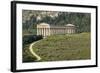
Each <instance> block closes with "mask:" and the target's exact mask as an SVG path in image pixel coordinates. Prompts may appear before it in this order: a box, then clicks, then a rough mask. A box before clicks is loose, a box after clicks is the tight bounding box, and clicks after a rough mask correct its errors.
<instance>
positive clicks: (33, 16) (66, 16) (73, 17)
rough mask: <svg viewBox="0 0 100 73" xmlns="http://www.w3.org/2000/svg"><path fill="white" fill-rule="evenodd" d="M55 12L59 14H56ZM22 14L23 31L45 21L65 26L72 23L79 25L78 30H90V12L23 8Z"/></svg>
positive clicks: (53, 24)
mask: <svg viewBox="0 0 100 73" xmlns="http://www.w3.org/2000/svg"><path fill="white" fill-rule="evenodd" d="M50 14H51V15H52V16H53V17H51V16H50ZM55 14H57V15H58V16H55ZM22 16H23V17H22V21H23V31H24V30H27V31H28V30H32V29H34V28H36V25H37V24H39V23H41V22H45V23H49V24H50V25H52V26H56V25H59V26H64V25H66V24H69V23H70V24H74V25H76V26H77V29H78V32H90V26H91V23H90V22H91V14H90V13H75V12H56V11H53V12H52V11H51V12H50V11H34V10H23V12H22ZM37 16H40V17H41V20H37Z"/></svg>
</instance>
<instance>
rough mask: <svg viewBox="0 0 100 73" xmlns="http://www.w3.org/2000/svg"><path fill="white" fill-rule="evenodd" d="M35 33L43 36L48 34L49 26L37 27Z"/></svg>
mask: <svg viewBox="0 0 100 73" xmlns="http://www.w3.org/2000/svg"><path fill="white" fill-rule="evenodd" d="M37 35H42V36H43V37H45V36H49V35H50V28H37Z"/></svg>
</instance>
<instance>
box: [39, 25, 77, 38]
mask: <svg viewBox="0 0 100 73" xmlns="http://www.w3.org/2000/svg"><path fill="white" fill-rule="evenodd" d="M75 32H76V27H75V25H73V24H67V25H65V26H50V24H47V23H40V24H37V35H42V36H43V37H46V36H50V35H55V34H73V33H75Z"/></svg>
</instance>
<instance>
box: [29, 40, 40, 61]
mask: <svg viewBox="0 0 100 73" xmlns="http://www.w3.org/2000/svg"><path fill="white" fill-rule="evenodd" d="M37 42H39V41H36V42H34V43H32V44H30V46H29V50H30V52H31V54H32V55H33V56H35V57H36V59H37V61H39V60H41V57H40V56H38V55H37V54H36V53H35V52H34V50H33V48H32V46H33V45H34V44H36V43H37Z"/></svg>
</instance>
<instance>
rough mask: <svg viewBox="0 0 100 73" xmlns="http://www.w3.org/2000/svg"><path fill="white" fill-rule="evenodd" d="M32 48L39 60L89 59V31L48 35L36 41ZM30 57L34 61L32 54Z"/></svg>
mask: <svg viewBox="0 0 100 73" xmlns="http://www.w3.org/2000/svg"><path fill="white" fill-rule="evenodd" d="M33 50H34V52H35V53H36V54H37V55H39V56H40V57H41V58H42V59H41V61H60V60H85V59H90V58H91V55H90V33H81V34H71V35H53V36H49V37H47V38H45V39H42V40H40V41H39V42H38V43H36V44H35V45H34V46H33ZM28 55H31V53H29V54H28ZM28 55H27V56H28ZM30 57H31V61H32V58H34V59H33V61H35V57H34V56H30ZM28 61H30V60H28Z"/></svg>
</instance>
